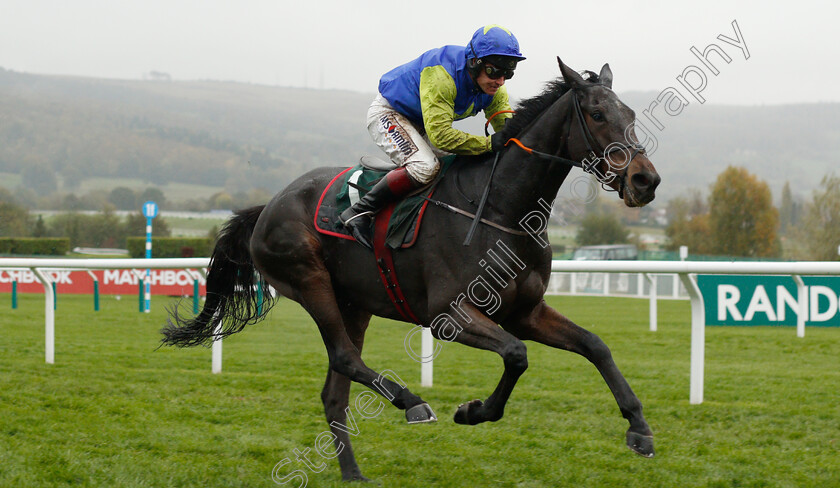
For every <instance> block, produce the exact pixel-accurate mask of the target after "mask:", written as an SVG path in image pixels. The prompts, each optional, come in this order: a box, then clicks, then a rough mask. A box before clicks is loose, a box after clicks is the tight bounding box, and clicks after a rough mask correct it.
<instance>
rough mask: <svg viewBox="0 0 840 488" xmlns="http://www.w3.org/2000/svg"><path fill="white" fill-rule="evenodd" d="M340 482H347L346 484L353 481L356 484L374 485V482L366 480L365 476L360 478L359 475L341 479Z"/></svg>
mask: <svg viewBox="0 0 840 488" xmlns="http://www.w3.org/2000/svg"><path fill="white" fill-rule="evenodd" d="M341 481H347V482H353V481H355V482H358V483H375V481H373V480H372V479H370V478H367V477H365V476H362V475H361V474H358V475H353V476H349V477H347V478H343V477H342V478H341Z"/></svg>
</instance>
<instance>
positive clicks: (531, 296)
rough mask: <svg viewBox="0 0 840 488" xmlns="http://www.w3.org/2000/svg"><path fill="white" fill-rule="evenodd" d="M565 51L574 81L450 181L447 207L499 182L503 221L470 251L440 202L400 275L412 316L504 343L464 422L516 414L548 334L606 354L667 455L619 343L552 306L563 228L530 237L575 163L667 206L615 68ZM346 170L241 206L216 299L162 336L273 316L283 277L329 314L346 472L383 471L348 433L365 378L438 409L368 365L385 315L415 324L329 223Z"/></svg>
mask: <svg viewBox="0 0 840 488" xmlns="http://www.w3.org/2000/svg"><path fill="white" fill-rule="evenodd" d="M557 61H558V64H559V66H560V72H561V75H562V77H561V78H558V79H557V80H555V81H553V82H549V83H548V84H547V86H546V89H545V91H544V92H543V93H542V94H540V95H537V96H535V97H533V98H531V99H527V100H524V101H522V102H521V103H519V104H517V110H516V113H515V115H514V116H513V117H511V118H510V119H509V120H508V121H507V124H506V125H505V128H504V129H503V134H504V138H505V140H508V144H507V145H506V146H507V147H506V148H505V149H504V150H502V151H500V152H498V153H496V154H495V155H493V154H486V155H484V156H479V157H459V159H456V161H455V162H454V163H453V165H452V167H451V168H450V170H449V172H448V173H447V174H446V175H445V177H444V178H442V179H441V180H440V182H439V183H438V186H437V188H436V190H435V193H434V197H435V198H436V199H437V201H438V202H443V203H446V204H447V205H448V206H449V207H450V208H456V209H457V208H461V207H467V208H471V209H472V208H475V207H477V206H478V205H477V204H476V201H477V200H478V199H479V196H480V195H482V194H483V193H484V190H485V189H489V191H487V192H486V195H487V197H486V205H484V204H483V203H485V202H482V205H481V206H482V207H484V208H483V210H482V211H481V212H479V211H477V210H476V213H480V214H481V215H480V217H481V222H483V223H490V224H491V225H484V224H481V225H478V226H477V228H475V229H474V231H475V233H474V235H473V236H472V238H471V242H470V245H469V246H464V245H463V244H462V242H461V241H462V239H463V238H464V235H465V233H466V231H467V228H468V227H470V225H471V221H470V220H469V219H467V218H465V217H464V216H463V215H458V214H456V213H453V212H450V211H448V210H447V208H445V207H446V206H444V207H441V206H436V205H429V208H428V209H426V211H425V216H424V221H423V227H422V235H421V236H420V238H419V239H418V240H417V242H416V244H414V245H413V246H412V247H410V248H406V249H399V250H396V251H394V252H393V262H392V263H391V264H390V266H389V269H388V271H389V272H398V273H399V287H400V288H401V292H402V296H403V297H404V300H399V301H402V302H404V303H403V305H404V307H410V310H411V312H413V314H412V315H411V317H412V318H411V321H414V322H416V323H417V324H420V325H422V326H424V327H430V328H431V329H432V335H433V336H434V337H436V338H438V339H442V340H448V341H455V342H458V343H460V344H464V345H466V346H470V347H475V348H479V349H484V350H489V351H493V352H495V353H497V354H498V355H500V356H501V358H502V360H503V363H504V372H503V374H502V377H501V379H500V380H499V383H498V386H497V387H496V389H495V390H494V391H493V392H492V394H491V395H490V396H489V397H488V398H487V399H486V400H484V401H481V400H472V401H469V402H467V403H464V404H462V405H460V406H459V407H458V409H457V411H456V414H455V418H454V420H455V422H457V423H460V424H468V425H475V424H478V423H481V422H487V421H491V422H494V421H497V420H499V419H501V418H502V416H503V414H504V408H505V404H506V402H507V400H508V398H509V397H510V395H511V392H512V391H513V388H514V386H515V384H516V382H517V379H518V378H519V377H520V376H521V375H522V374H523V373H524V372H525V370H526V369H527V367H528V358H527V353H526V346H525V343H524V342H523V341H526V340H528V341H536V342H539V343H542V344H547V345H549V346H552V347H555V348H560V349H564V350H568V351H572V352H574V353H577V354H579V355H582V356H583V357H585V358H586V359H588V360H589V361H590V362H592V363H593V364H594V366H595V367H596V368H597V369H598V371H599V372H600V373H601V375H602V377H603V378H604V380H605V381H606V383H607V385H608V387H609V389H610V390H611V392H612V394H613V396H614V397H615V400H616V403H617V404H618V407H619V410H620V412H621V414H622V416H623V417H625V418H626V419H627V420H628V422H629V424H630V426H629V428H628V430H627V432H626V444H627V446H628V447H629V448H630V449H632V450H633V451H635V452H636V453H638V454H640V455H642V456H646V457H651V456H653V455H654V448H653V433H652V431H651V429H650V426H649V425H648V423H647V421H646V420H645V418H644V416H643V415H642V404H641V402H640V401H639V399H638V398H637V396H636V395H635V394H634V393H633V390H632V389H631V388H630V386H629V384H628V383H627V381H626V380H625V378H624V377H623V376H622V374H621V372H620V371H619V369H618V368H617V366H616V365H615V362H614V361H613V359H612V355H611V352H610V350H609V348H608V347H607V346H606V345H605V344H604V342H603V341H602V340H601V339H600V338H599V337H598V336H597V335H595V334H593V333H591V332H589V331H587V330H585V329H583V328H581V327H579V326H578V325H576V324H574V323H573V322H572V321H571V320H570V319H568V318H566V317H565V316H563V315H561V314H560V313H559V312H557V311H556V310H554V309H552V308H551V307H549V306H548V305H547V304H546V303H545V301H544V300H543V296H544V294H545V291H546V286H547V283H548V279H549V275H550V270H551V260H552V253H551V248H550V246H546V242H545V238H546V237H547V236H546V235H545V234H539V235H537V234H538V233H536V232H521V231H520V232H517V231H516V229H517V228H520V229H521V225H520V224H521V222H522V219H523V217H524V216H528V215H529V214H531V213H532V212H541V211H542V212H544V210H545V206H546V202H553V201H554V199H555V197H556V195H557V193H558V190H559V189H560V186H561V185H562V184H563V182H564V180H565V179H566V178H567V176H568V175H569V173H570V171H571V169H572V168H573V167H574V166H578V167H581V166H582V167H583V168H584V169H585V170H587V171H589V172H592V173H594V174H598V175H599V180H600V182H601V186H602V187H603V188H604V189H606V190H610V191H614V192H615V193H616V194H617V195H618V197H619V198H620V199H621V200H623V202H624V204H625V205H626V206H628V207H638V206H644V205H646V204H647V203H649V202H650V201H652V200H653V199H654V197H655V189H656V187H657V185H658V184H659V182H660V177H659V175H658V174H657V172H656V169H655V168H654V166H653V164H652V163H651V162H650V160H649V159H648V157H647V155H646V153H645V151H644V147H643V146H641V145H640V144H639V143H638V139H636V135H635V132H634V130H633V123H634V121H635V114H634V112H633V111H632V110H631V109H630V108H629V107H627V106H626V105H625V104H624V103H622V102H621V100H619V98H618V97H617V96H616V94H615V93H614V92H613V91H612V71H611V70H610V68H609V65H608V64H605V65H604V66H603V67H602V69H601V70H600V73H599V74H597V75H596V74H595V73H593V72H586V73H588V74H589V75H590V76H589V77H588V78H585V77H584V76H582V75H581V74H579V73H577V72H576V71H574V70H572V69H570V68H569V67H568V66H566V65H565V64H564V63H563V62H562V61H561V60H560V58H559V57H558V58H557ZM514 143H515V144H518V145H517V146H514ZM596 148H597V149H598V152H596ZM494 156H495V160H494ZM343 169H345V168H319V169H315V170H312V171H310V172H308V173H306V174H304V175H303V176H301V177H300V178H299V179H297V180H296V181H294V182H292V183H291V184H289V186H288V187H286V188H285V189H284V190H282V191H281V192H280V193H278V194H277V195H276V196H274V197H273V198H272V199H271V201H270V202H268V203H267V204H266V205H262V206H257V207H253V208H248V209H244V210H240V211H238V212H236V213H235V214H234V216H232V217H231V219H230V220H229V221H228V222H227V223H226V225H225V227H224V228H223V229H222V231H221V232H220V234H219V236H218V239H217V242H216V244H215V248H214V251H213V253H212V256H211V261H210V265H209V272H208V275H207V299H206V302H205V304H204V307H203V309H202V310H201V311H200V312H199V313H198V315H196V316H195V317H192V318H189V317H179V314H178V313H177V310H174V311H173V310H170V318H169V319H168V320H167V324H166V325H165V326H164V328H163V329H162V331H161V332H162V333H163V336H164V337H163V339H162V344H163V345H175V346H180V347H184V346H195V345H205V346H207V345H209V344H210V343H211V342H212V341H213V340H214V339H217V338H222V337H226V336H228V335H230V334H234V333H236V332H239V331H241V330H242V329H243V328H244V327H245V326H246V325H248V324H251V323H255V322H257V321H259V320H260V319H262V318H263V317H264V316H265V314H266V313H267V312H268V310H269V309H270V307H271V305H272V304H273V303H274V301H273V300H275V298H273V297H272V296H271V294H270V293H269V286H270V287H273V288H274V290H276V291H277V292H278V293H279V294H280V295H282V296H284V297H287V298H289V299H292V300H294V301H296V302H298V303H299V304H300V305H301V306H302V307H303V308H304V309H305V310H306V311H307V312H308V313H309V314H310V315H311V316H312V318H313V319H314V321H315V323H316V324H317V326H318V330H319V331H320V333H321V337H322V339H323V342H324V345H325V347H326V350H327V353H328V357H329V370H328V373H327V378H326V382H325V384H324V387H323V390H322V392H321V399H322V401H323V404H324V411H325V414H326V419H327V423H328V424H329V425H330V429H331V431H332V433H333V434H334V436H333V442H334V445H335V449H336V452H338V456H337V457H338V462H339V466H340V469H341V475H342V478H343V479H344V480H367V478H365V477H364V476H363V475H362V472H361V470H360V468H359V466H358V464H357V462H356V459H355V456H354V454H353V449H352V447H351V443H350V438H349V436H348V434H347V431H346V430H347V429H346V428H344V429H340V428H337V426H339V425H340V426H342V427H343V426H344V425H346V413H345V409H347V408H348V401H349V392H350V382H351V381H355V382H357V383H360V384H362V385H365V386H366V387H368V388H370V389H371V390H373V391H374V392H376V393H379V394H381V395H382V397H384V398H385V399H387V400H388V401H389V402H390V403H391V404H393V405H394V406H395V407H397V408H398V409H401V410H405V411H406V412H405V413H406V418H407V420H408V421H409V422H410V423H414V422H431V421H435V420H437V418H436V417H435V414H434V412H433V411H432V409H431V408H430V407H429V406H428V405H427V404H426V403H425V402H424V401H423V400H422V399H421V398H420V397H419V396H417V395H416V394H414V393H413V392H411V391H410V390H409V389H408V388H407V387H406V385H405V384H402V383H401V382H398V381H394V380H392V378H391V377H389V376H388V375H381V374H380V373H378V372H376V371H374V370H372V369H371V368H369V367H368V366H367V365H366V364H365V362H364V361H363V360H362V357H361V353H362V346H363V344H364V338H365V332H366V329H367V327H368V323H369V321H370V318H371V316H372V315H376V316H379V317H386V318H390V319H395V320H400V321H407V320H409V319H407V318H406V316H405V314H404V313H402V312H401V310H399V309H398V307H397V306H395V303H394V301H393V300H392V299H391V298H390V293H391V291H390V290H387V289H386V287H385V286H383V283H382V281H381V276H380V272H379V271H378V269H377V262H376V259H375V258H374V256H373V255H372V254H371V252H370V251H369V250H368V249H367V248H365V247H363V246H361V245H359V244H358V243H355V242H353V241H352V240H348V239H339V238H336V237H330V236H325V235H323V234H320V233H318V232H316V229H315V227H314V216H315V212H316V205H317V203H318V202H319V197H320V195H321V194H322V191H323V190H324V188H325V186H326V185H327V184H328V182H330V181H331V180H332V179H333V178H335V177H336V175H337V174H338V173H339V172H341V171H342V170H343ZM491 173H492V179H490V175H491ZM488 180H489V181H490V182H489V183H488ZM487 185H489V187H488V186H487ZM471 215H472V214H471ZM536 237H539V238H536ZM477 250H487V253H486V254H487V255H488V256H490V257H491V258H493V259H492V260H487V259H481V260H478V259H477V256H478V254H479V251H477ZM502 255H505V256H507V259H508V261H507V262H505V259H506V258H503V257H502ZM497 258H499V259H497ZM490 261H493V263H491V262H490ZM494 263H495V264H494ZM380 264H381V263H380ZM391 268H392V269H391ZM255 271H256V272H255ZM478 276H488V278H484V280H485V281H484V282H483V283H482V284H483V285H484V286H485V287H486V286H488V285H494V288H495V289H496V290H497V292H498V294H497V299H496V300H493V301H492V303H490V301H489V300H484V299H482V297H480V296H479V293H478V288H477V286H478V285H475V283H476V282H477V281H476V277H478ZM471 285H472V288H470V287H471ZM465 290H466V291H467V293H466V294H465V293H462V292H463V291H465ZM470 290H472V293H470V292H469V291H470ZM397 305H399V303H398V304H397ZM374 398H375V397H374Z"/></svg>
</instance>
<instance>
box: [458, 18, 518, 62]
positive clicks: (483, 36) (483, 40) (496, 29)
mask: <svg viewBox="0 0 840 488" xmlns="http://www.w3.org/2000/svg"><path fill="white" fill-rule="evenodd" d="M487 56H505V57H509V58H514V60H515V61H522V60H523V59H525V56H523V55H522V53H520V52H519V41H517V40H516V37H515V36H514V35H513V33H512V32H511V31H509V30H507V29H505V28H504V27H502V26H500V25H495V24H493V25H485V26H484V27H480V28H479V29H478V30H477V31H475V34H473V36H472V39H470V49H469V50H468V52H467V59H476V58H477V59H481V58H484V57H487ZM514 66H515V64H514Z"/></svg>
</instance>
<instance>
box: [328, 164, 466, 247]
mask: <svg viewBox="0 0 840 488" xmlns="http://www.w3.org/2000/svg"><path fill="white" fill-rule="evenodd" d="M453 161H455V156H446V157H444V158H442V159H441V169H440V172H439V173H438V176H437V178H435V180H434V181H432V183H430V184H429V185H427V186H424V187H423V188H420V189H419V190H417V191H415V192H414V193H412V194H410V195H409V196H407V197H406V198H404V199H402V200H401V201H399V202H395V203H391V204H389V205H387V206H386V207H385V208H384V209H383V210H382V211H381V212H380V213H379V214H377V215H375V216H374V217H373V219H374V224H373V225H374V229H376V232H381V230H380V229H382V228H383V227H384V225H382V224H381V223H380V224H379V225H378V224H377V223H376V220H377V219H381V218H387V219H388V225H387V231H385V232H386V235H385V244H386V245H387V246H388V247H390V248H391V249H399V248H408V247H411V246H413V245H414V244H415V243H416V242H417V237H418V236H419V234H420V224H421V222H422V220H423V215H424V213H425V210H426V207H427V206H428V205H429V200H428V199H429V198H431V196H432V195H433V194H434V191H435V188H436V187H437V183H438V182H439V181H440V180H441V178H442V177H443V175H444V174H445V173H446V171H447V169H449V167H450V166H451V165H452V163H453ZM395 167H396V166H394V165H393V164H391V165H388V163H385V162H384V161H381V160H379V159H376V158H373V157H363V158H362V160H361V162H360V164H357V165H356V166H353V167H351V168H347V169H345V170H344V171H342V172H340V173H339V174H337V175H336V176H335V178H333V179H332V180H331V181H330V182H329V183H328V184H327V186H326V188H324V191H323V193H322V194H321V198H320V199H319V200H318V208H317V211H316V214H315V229H316V230H317V231H318V232H320V233H321V234H325V235H331V236H334V237H339V238H342V239H349V240H355V239H354V238H353V236H352V235H351V234H350V233H349V231H348V230H347V229H346V228H345V227H344V226H343V225H341V222H339V220H338V216H339V215H340V214H341V212H343V211H344V210H345V209H347V208H348V207H350V206H351V205H353V204H354V203H355V202H357V201H358V200H359V199H360V198H361V197H363V196H364V195H365V193H367V191H368V190H369V189H370V188H372V187H373V185H375V184H376V182H377V181H379V180H380V179H382V178H383V177H385V175H386V174H387V173H388V171H389V170H390V169H393V168H395Z"/></svg>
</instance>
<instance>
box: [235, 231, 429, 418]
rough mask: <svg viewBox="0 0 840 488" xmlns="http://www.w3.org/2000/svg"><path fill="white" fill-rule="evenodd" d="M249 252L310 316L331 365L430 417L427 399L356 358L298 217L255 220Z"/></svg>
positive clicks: (311, 238) (411, 413) (410, 414)
mask: <svg viewBox="0 0 840 488" xmlns="http://www.w3.org/2000/svg"><path fill="white" fill-rule="evenodd" d="M251 254H252V255H253V257H254V262H255V264H256V266H257V269H258V270H259V272H260V273H261V274H262V276H263V277H264V278H265V279H266V280H267V281H268V282H269V284H271V286H273V287H274V288H275V289H276V290H279V291H280V292H281V293H283V295H285V296H287V297H289V298H291V299H293V300H295V301H296V302H298V303H300V304H301V305H302V306H303V308H304V309H305V310H306V311H307V312H308V313H309V315H310V316H312V318H313V319H314V320H315V323H316V324H317V325H318V330H319V332H320V333H321V338H322V339H323V341H324V345H325V346H326V348H327V355H328V356H329V361H330V369H331V370H333V371H335V372H336V373H338V374H340V375H344V376H346V377H348V378H350V379H351V380H352V381H355V382H357V383H360V384H362V385H365V386H367V387H368V388H371V389H373V390H374V391H377V392H378V393H380V394H381V395H382V396H384V397H385V398H387V399H388V400H389V401H390V402H391V404H392V405H394V406H395V407H397V408H399V409H401V410H406V417H407V418H408V420H409V421H410V422H424V421H434V420H436V419H435V418H434V413H433V412H432V411H431V409H430V408H429V407H428V405H426V404H425V402H424V401H423V400H422V399H421V398H420V397H418V396H417V395H414V394H413V393H411V391H409V389H408V388H406V387H405V385H404V384H399V383H397V382H395V381H393V380H392V379H391V378H389V377H388V376H387V375H384V374H379V373H377V372H376V371H374V370H372V369H370V368H369V367H367V365H366V364H365V363H364V361H362V356H361V353H360V352H359V348H358V347H356V345H355V344H353V341H352V340H351V338H350V336H349V335H348V331H347V327H346V326H345V323H344V317H342V313H341V309H340V308H339V306H338V301H337V299H336V296H335V291H334V290H333V284H332V279H331V278H330V274H329V272H328V271H327V269H326V267H325V266H324V262H323V257H322V253H321V249H320V243H319V241H318V238H317V236H315V235H313V234H312V232H311V231H309V230H308V229H307V228H305V226H304V225H303V224H301V223H297V222H288V221H280V222H272V221H270V220H268V221H267V222H263V221H262V220H260V221H258V222H257V226H256V228H255V230H254V237H253V238H252V239H251ZM418 406H419V407H418ZM414 407H418V408H414Z"/></svg>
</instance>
